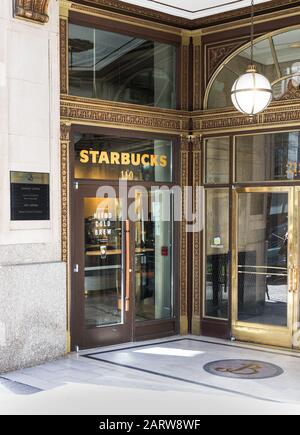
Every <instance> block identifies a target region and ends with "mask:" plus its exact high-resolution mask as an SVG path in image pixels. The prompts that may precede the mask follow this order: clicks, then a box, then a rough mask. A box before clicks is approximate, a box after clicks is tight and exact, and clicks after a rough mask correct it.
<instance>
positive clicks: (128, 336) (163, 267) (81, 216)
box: [72, 184, 178, 349]
mask: <svg viewBox="0 0 300 435" xmlns="http://www.w3.org/2000/svg"><path fill="white" fill-rule="evenodd" d="M112 187H113V186H110V189H111V192H112V193H114V194H112V195H111V196H109V195H97V188H96V187H94V186H93V185H92V184H90V185H87V184H85V185H83V184H82V185H81V184H80V185H79V189H78V190H77V191H76V194H75V203H74V216H76V221H75V228H74V231H73V234H74V237H73V240H72V242H73V244H74V254H73V259H74V264H73V268H74V270H73V274H72V275H73V286H72V288H73V295H72V302H73V307H72V312H73V313H74V314H73V316H72V331H73V332H72V337H73V338H72V344H73V349H74V348H75V347H76V346H79V347H80V348H92V347H97V346H105V345H110V344H114V343H122V342H129V341H133V340H138V339H144V338H147V337H156V336H162V335H171V334H174V333H176V332H177V329H176V328H177V317H176V310H175V309H174V296H175V292H174V287H175V286H176V284H175V283H174V280H173V273H174V249H175V246H176V242H175V238H174V223H173V193H172V192H170V191H169V190H160V189H159V188H153V189H146V188H139V187H136V186H131V188H130V190H132V192H133V194H132V195H129V196H130V198H131V199H129V198H127V200H126V201H125V200H123V199H122V198H120V197H119V195H118V187H117V185H114V187H113V189H112ZM125 202H127V207H128V208H127V212H128V216H127V215H125V220H124V219H123V211H124V210H123V207H125V206H126V204H125ZM127 217H128V220H127ZM177 269H178V268H177Z"/></svg>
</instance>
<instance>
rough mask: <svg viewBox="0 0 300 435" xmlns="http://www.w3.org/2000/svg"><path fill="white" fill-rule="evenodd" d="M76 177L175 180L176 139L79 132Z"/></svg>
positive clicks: (76, 150) (76, 142)
mask: <svg viewBox="0 0 300 435" xmlns="http://www.w3.org/2000/svg"><path fill="white" fill-rule="evenodd" d="M75 178H78V179H97V180H118V179H120V178H122V179H128V180H131V181H133V180H134V181H156V182H170V181H172V141H170V140H161V139H157V140H156V139H141V138H136V137H134V138H133V137H132V138H126V137H119V136H108V135H102V134H88V133H82V134H76V135H75Z"/></svg>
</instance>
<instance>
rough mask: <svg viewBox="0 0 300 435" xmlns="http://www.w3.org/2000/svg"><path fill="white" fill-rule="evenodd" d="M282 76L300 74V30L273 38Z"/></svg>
mask: <svg viewBox="0 0 300 435" xmlns="http://www.w3.org/2000/svg"><path fill="white" fill-rule="evenodd" d="M273 41H274V46H275V50H276V55H277V59H278V62H279V66H280V71H281V74H282V76H286V75H289V74H293V73H299V72H300V29H296V30H291V31H289V32H284V33H280V34H279V35H275V36H273Z"/></svg>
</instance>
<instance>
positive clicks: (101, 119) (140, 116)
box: [61, 95, 190, 134]
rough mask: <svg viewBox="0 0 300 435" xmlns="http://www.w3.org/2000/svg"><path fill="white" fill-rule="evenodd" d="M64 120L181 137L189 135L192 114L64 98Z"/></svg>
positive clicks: (77, 98)
mask: <svg viewBox="0 0 300 435" xmlns="http://www.w3.org/2000/svg"><path fill="white" fill-rule="evenodd" d="M61 117H62V118H63V119H65V120H69V121H71V122H72V123H75V124H89V125H93V124H94V125H97V126H98V127H114V128H123V129H130V130H143V131H150V132H152V131H155V132H161V133H170V134H181V133H184V132H187V131H188V128H189V121H190V114H189V112H180V111H176V110H167V109H156V108H151V109H148V108H145V107H142V106H135V105H132V104H124V103H113V102H109V101H100V100H92V99H86V98H79V97H70V96H63V95H62V97H61Z"/></svg>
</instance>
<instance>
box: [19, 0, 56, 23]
mask: <svg viewBox="0 0 300 435" xmlns="http://www.w3.org/2000/svg"><path fill="white" fill-rule="evenodd" d="M49 2H50V0H15V5H14V6H15V7H14V15H15V17H18V18H25V19H27V20H32V21H36V22H38V23H42V24H44V23H47V22H48V21H49V15H48V7H49Z"/></svg>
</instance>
